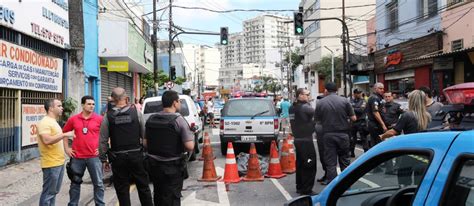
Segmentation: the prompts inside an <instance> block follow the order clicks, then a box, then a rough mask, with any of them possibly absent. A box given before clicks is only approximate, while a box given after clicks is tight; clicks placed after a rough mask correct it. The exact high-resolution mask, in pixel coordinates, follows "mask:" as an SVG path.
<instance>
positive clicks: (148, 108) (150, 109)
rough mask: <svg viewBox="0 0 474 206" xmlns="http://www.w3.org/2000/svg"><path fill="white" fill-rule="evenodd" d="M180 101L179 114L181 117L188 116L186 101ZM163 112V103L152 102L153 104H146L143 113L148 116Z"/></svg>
mask: <svg viewBox="0 0 474 206" xmlns="http://www.w3.org/2000/svg"><path fill="white" fill-rule="evenodd" d="M179 101H181V109H180V111H179V113H180V114H181V115H182V116H189V108H188V105H187V104H186V100H184V99H180V100H179ZM161 111H163V103H162V102H161V101H154V102H148V103H147V104H146V105H145V110H144V112H143V113H145V114H149V113H158V112H161Z"/></svg>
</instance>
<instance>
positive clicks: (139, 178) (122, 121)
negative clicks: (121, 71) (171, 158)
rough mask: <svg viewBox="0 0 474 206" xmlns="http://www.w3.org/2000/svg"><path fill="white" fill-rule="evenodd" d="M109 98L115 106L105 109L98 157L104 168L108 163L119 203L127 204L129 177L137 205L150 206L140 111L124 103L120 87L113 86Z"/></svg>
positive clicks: (106, 167) (125, 99)
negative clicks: (134, 190) (134, 187)
mask: <svg viewBox="0 0 474 206" xmlns="http://www.w3.org/2000/svg"><path fill="white" fill-rule="evenodd" d="M112 98H113V100H114V102H115V106H114V108H112V110H109V111H107V114H106V116H105V118H104V119H103V121H102V124H101V126H100V140H99V158H100V160H101V161H102V163H103V167H104V170H110V165H109V162H110V163H111V164H112V174H113V176H114V178H113V183H114V187H115V192H116V193H117V198H118V200H119V203H120V205H122V206H123V205H125V206H128V205H131V204H130V178H131V177H132V178H133V179H134V180H135V184H136V185H137V190H138V195H139V197H140V203H141V205H153V201H152V199H151V191H150V187H149V186H148V184H149V180H148V174H147V172H146V170H145V167H144V164H143V163H144V162H143V161H144V158H143V157H144V156H143V148H142V141H141V138H142V125H143V123H142V122H143V118H142V114H141V113H140V112H138V111H137V109H136V108H135V107H134V106H133V105H130V104H129V103H128V102H127V99H128V98H127V94H126V92H125V90H124V89H123V88H120V87H117V88H114V89H113V91H112ZM109 138H110V146H111V147H110V149H109V147H108V146H109V144H108V142H109ZM107 157H108V159H109V162H107Z"/></svg>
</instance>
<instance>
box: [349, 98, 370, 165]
mask: <svg viewBox="0 0 474 206" xmlns="http://www.w3.org/2000/svg"><path fill="white" fill-rule="evenodd" d="M361 94H363V92H362V91H361V90H360V89H354V91H353V98H352V99H351V105H352V108H353V109H354V113H355V115H356V118H357V120H356V121H355V122H353V123H352V126H351V135H350V137H351V138H350V143H351V145H350V146H351V151H350V152H351V157H355V146H356V143H357V134H359V135H360V139H361V141H362V148H363V149H364V152H367V150H369V141H368V139H367V133H368V131H367V122H366V117H367V111H366V108H367V102H366V101H365V100H364V99H363V98H362V95H361Z"/></svg>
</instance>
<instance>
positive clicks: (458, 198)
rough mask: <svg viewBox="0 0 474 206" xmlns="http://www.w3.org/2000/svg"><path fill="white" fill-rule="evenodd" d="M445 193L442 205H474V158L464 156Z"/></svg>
mask: <svg viewBox="0 0 474 206" xmlns="http://www.w3.org/2000/svg"><path fill="white" fill-rule="evenodd" d="M455 167H456V169H455V170H454V172H453V176H451V177H450V178H449V179H448V181H449V182H448V187H447V189H446V191H445V194H446V196H444V195H443V204H442V205H471V206H472V205H474V158H473V157H470V158H463V159H461V161H458V163H457V165H456V166H455Z"/></svg>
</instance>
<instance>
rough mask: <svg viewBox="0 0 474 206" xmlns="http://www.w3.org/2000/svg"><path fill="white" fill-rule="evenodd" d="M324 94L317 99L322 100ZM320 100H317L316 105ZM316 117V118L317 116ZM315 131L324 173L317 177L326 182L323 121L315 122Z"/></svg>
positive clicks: (319, 180)
mask: <svg viewBox="0 0 474 206" xmlns="http://www.w3.org/2000/svg"><path fill="white" fill-rule="evenodd" d="M323 97H324V96H323V95H321V96H318V97H317V98H316V99H317V101H319V100H321V99H322V98H323ZM317 104H318V102H316V105H317ZM315 119H316V118H315ZM314 132H315V133H316V140H317V146H318V154H319V161H320V162H321V165H322V167H323V171H324V175H323V176H322V177H321V178H318V179H316V181H318V182H324V181H326V174H327V170H326V158H325V157H324V138H323V136H324V133H323V126H322V125H321V122H315V125H314Z"/></svg>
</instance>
